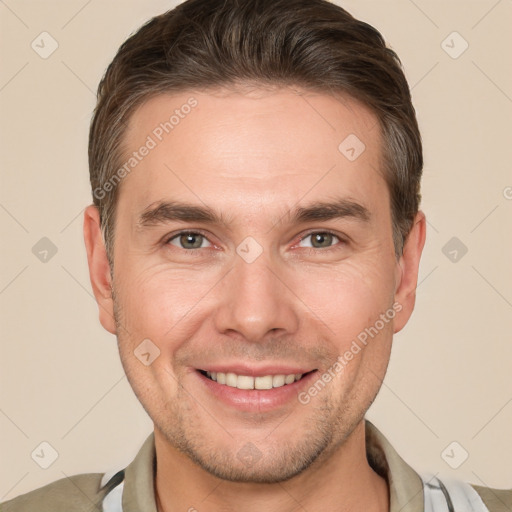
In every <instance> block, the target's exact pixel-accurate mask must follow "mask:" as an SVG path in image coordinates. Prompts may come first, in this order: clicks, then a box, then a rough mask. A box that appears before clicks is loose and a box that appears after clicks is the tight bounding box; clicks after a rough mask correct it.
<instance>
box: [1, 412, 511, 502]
mask: <svg viewBox="0 0 512 512" xmlns="http://www.w3.org/2000/svg"><path fill="white" fill-rule="evenodd" d="M365 427H366V454H367V459H368V462H369V464H370V466H371V467H372V468H373V469H374V470H375V471H376V472H377V473H378V474H379V475H381V476H382V477H383V478H385V479H386V481H387V483H388V488H389V497H390V503H389V505H390V512H424V511H425V510H428V508H427V509H425V505H424V504H425V501H424V500H425V498H424V485H423V480H422V477H420V475H419V474H418V473H416V472H415V471H414V470H413V469H412V468H411V467H410V466H409V465H408V464H407V463H406V462H405V461H404V460H403V459H402V458H401V457H400V456H399V455H398V453H397V452H396V450H395V449H394V448H393V447H392V446H391V444H390V443H389V441H388V440H387V439H386V438H385V437H384V436H383V435H382V434H381V432H379V430H378V429H377V428H376V427H375V426H374V425H373V424H372V423H371V422H369V421H368V420H365ZM155 470H156V453H155V440H154V434H153V433H152V434H151V435H149V437H148V438H147V439H146V441H145V442H144V444H143V445H142V448H141V449H140V451H139V453H138V454H137V456H136V457H135V459H134V460H133V461H132V462H131V463H130V464H129V465H128V466H127V467H126V468H125V469H124V470H121V471H118V472H115V473H114V474H105V473H90V474H82V475H75V476H72V477H69V478H64V479H62V480H58V481H56V482H53V483H51V484H49V485H46V486H44V487H41V488H40V489H36V490H35V491H32V492H29V493H27V494H23V495H22V496H18V497H17V498H14V499H12V500H10V501H7V502H5V503H3V504H0V512H93V511H94V512H100V511H102V510H103V500H104V498H105V497H106V496H107V495H109V498H112V497H114V495H115V493H116V489H117V490H120V489H122V498H121V496H119V498H120V500H119V501H121V500H122V510H123V512H157V507H156V503H155V493H154V477H155ZM120 484H122V486H121V485H120ZM471 487H472V489H474V490H475V491H476V494H475V496H476V498H477V499H478V497H480V498H481V501H482V502H483V504H484V505H485V506H486V507H487V509H488V510H489V512H512V489H508V490H503V489H491V488H489V487H481V486H477V485H472V486H471ZM109 498H107V499H109ZM434 510H437V508H434ZM440 510H442V509H440ZM445 510H449V508H445ZM455 512H466V511H464V510H458V509H455Z"/></svg>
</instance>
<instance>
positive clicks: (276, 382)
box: [206, 372, 302, 389]
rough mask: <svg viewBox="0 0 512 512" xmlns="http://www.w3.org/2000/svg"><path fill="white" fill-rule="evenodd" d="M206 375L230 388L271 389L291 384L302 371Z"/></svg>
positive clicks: (216, 373) (299, 376)
mask: <svg viewBox="0 0 512 512" xmlns="http://www.w3.org/2000/svg"><path fill="white" fill-rule="evenodd" d="M206 375H207V376H208V377H209V378H210V379H212V380H215V381H217V383H219V384H224V385H226V386H230V387H232V388H238V389H272V388H280V387H282V386H285V385H286V384H293V383H294V382H295V381H297V380H300V379H301V378H302V373H292V374H290V375H264V376H262V377H251V376H250V375H236V374H235V373H222V372H206Z"/></svg>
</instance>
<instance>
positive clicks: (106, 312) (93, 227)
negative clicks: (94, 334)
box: [84, 205, 116, 334]
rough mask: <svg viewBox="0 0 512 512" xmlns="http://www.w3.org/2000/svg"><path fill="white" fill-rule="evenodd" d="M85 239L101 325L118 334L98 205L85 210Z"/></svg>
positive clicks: (90, 275)
mask: <svg viewBox="0 0 512 512" xmlns="http://www.w3.org/2000/svg"><path fill="white" fill-rule="evenodd" d="M84 240H85V247H86V250H87V262H88V265H89V277H90V279H91V285H92V290H93V292H94V296H95V297H96V302H97V303H98V307H99V314H100V315H99V316H100V322H101V325H102V326H103V327H104V328H105V329H106V330H107V331H108V332H110V333H112V334H116V324H115V321H114V301H113V299H112V279H111V276H110V265H109V262H108V258H107V251H106V248H105V243H104V241H103V235H102V233H101V228H100V214H99V211H98V208H96V206H92V205H91V206H88V207H87V208H86V209H85V212H84Z"/></svg>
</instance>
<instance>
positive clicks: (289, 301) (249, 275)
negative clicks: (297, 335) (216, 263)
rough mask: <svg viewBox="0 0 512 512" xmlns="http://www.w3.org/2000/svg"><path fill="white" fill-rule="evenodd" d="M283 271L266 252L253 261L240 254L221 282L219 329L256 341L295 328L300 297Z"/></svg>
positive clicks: (217, 324) (221, 331)
mask: <svg viewBox="0 0 512 512" xmlns="http://www.w3.org/2000/svg"><path fill="white" fill-rule="evenodd" d="M282 274H283V272H282V270H281V271H279V265H278V264H273V263H272V261H271V259H270V258H267V257H265V253H263V254H262V255H261V256H260V257H259V258H258V259H257V260H256V261H253V262H251V263H247V262H246V261H244V260H243V259H242V258H238V257H237V259H236V262H235V267H234V268H233V270H232V271H231V272H229V274H228V275H227V276H226V278H225V279H223V281H222V283H220V284H221V286H220V288H219V293H220V295H221V297H219V303H218V304H219V306H218V307H217V308H216V311H215V318H214V322H215V327H216V329H217V330H218V332H220V333H221V334H227V335H231V336H233V335H239V336H242V337H243V338H244V339H245V340H246V341H249V342H254V343H257V342H260V341H263V340H265V339H266V338H267V337H269V336H279V335H283V334H285V333H286V334H293V333H294V332H296V330H297V328H298V325H299V318H300V316H299V304H298V302H299V301H298V300H296V298H295V296H294V295H293V293H292V291H291V290H290V288H289V287H288V285H287V283H286V281H285V276H284V275H282Z"/></svg>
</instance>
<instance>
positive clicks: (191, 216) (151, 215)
mask: <svg viewBox="0 0 512 512" xmlns="http://www.w3.org/2000/svg"><path fill="white" fill-rule="evenodd" d="M284 217H288V219H289V222H291V223H296V224H300V223H306V222H314V221H316V222H322V221H328V220H334V219H342V218H352V219H354V220H357V221H361V222H365V223H366V222H369V221H370V219H371V214H370V211H369V210H368V208H366V207H365V206H363V205H361V204H359V203H357V202H355V201H352V200H350V199H345V198H341V199H336V200H334V201H317V202H315V203H313V204H310V205H307V206H301V207H297V208H295V209H294V210H293V211H291V212H289V213H288V214H286V215H284V216H283V217H281V219H280V220H282V219H283V218H284ZM172 221H183V222H203V223H207V224H220V225H224V226H227V225H228V224H229V223H228V222H227V221H226V220H225V219H224V218H223V216H222V215H220V214H218V213H216V212H215V211H214V210H212V209H211V208H209V207H207V206H197V205H192V204H187V203H180V202H176V201H159V202H157V203H152V204H150V205H149V206H148V207H147V208H145V209H144V211H143V212H142V213H141V214H140V216H139V218H138V220H137V226H138V227H139V228H145V227H151V226H157V225H160V224H165V223H166V222H172Z"/></svg>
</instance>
